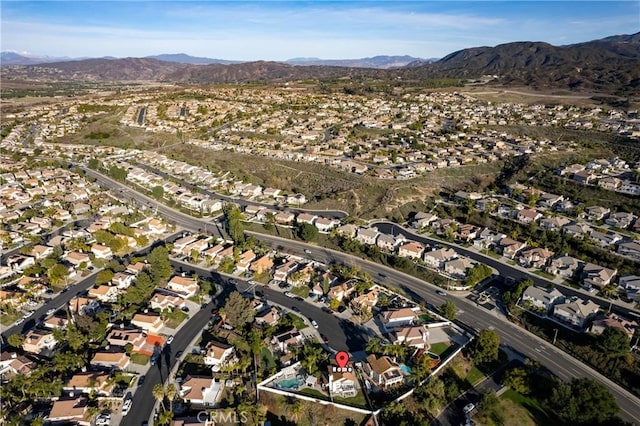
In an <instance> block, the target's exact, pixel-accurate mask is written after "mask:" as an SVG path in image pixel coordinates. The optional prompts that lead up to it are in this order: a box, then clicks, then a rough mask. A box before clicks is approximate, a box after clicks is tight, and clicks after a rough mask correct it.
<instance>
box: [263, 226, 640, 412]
mask: <svg viewBox="0 0 640 426" xmlns="http://www.w3.org/2000/svg"><path fill="white" fill-rule="evenodd" d="M250 234H251V235H252V236H254V237H255V238H257V239H259V240H261V241H263V242H264V243H266V244H268V245H270V246H271V247H273V248H279V247H282V248H283V249H285V248H286V250H285V251H289V252H291V253H295V254H298V255H300V256H307V257H311V258H312V259H314V260H317V261H319V262H328V263H331V262H333V261H340V262H343V263H347V264H351V265H356V266H358V267H359V268H360V269H361V270H363V271H366V272H368V273H369V274H371V276H372V277H374V279H376V280H377V281H381V282H383V283H384V284H386V285H388V286H391V287H397V288H400V289H402V290H404V292H405V293H406V294H407V295H408V296H410V297H412V298H413V299H414V300H416V301H418V302H424V303H427V304H431V305H435V306H439V305H441V304H442V303H443V302H444V300H445V299H452V300H453V301H454V303H455V304H456V306H457V307H458V320H459V323H460V324H461V325H462V326H464V327H466V328H470V327H471V328H472V329H473V330H476V331H479V330H484V329H490V330H493V331H495V332H496V333H498V334H499V335H500V338H501V343H502V344H503V345H505V346H509V347H510V348H511V349H513V350H515V351H517V352H519V353H521V354H523V355H524V356H527V357H530V358H532V359H536V360H538V361H540V363H541V364H542V365H544V366H545V367H547V368H548V369H549V370H550V371H552V372H553V373H554V374H555V375H556V376H558V377H559V378H560V379H562V380H565V381H569V380H571V379H572V378H577V377H589V378H593V379H596V380H598V381H600V382H601V383H603V384H604V385H605V386H606V387H607V388H609V390H610V391H611V392H612V393H613V395H614V396H615V398H616V400H617V402H618V405H619V406H620V410H621V411H620V415H621V416H622V418H623V419H625V420H627V421H631V422H635V423H636V424H640V410H639V409H638V407H640V399H638V398H637V397H635V396H634V395H632V394H631V393H630V392H628V391H627V390H625V389H623V388H622V387H621V386H619V385H617V384H616V383H614V382H612V381H611V380H609V379H607V378H606V377H604V376H602V375H601V374H599V373H598V372H596V371H595V370H593V369H592V368H590V367H589V366H587V365H585V364H583V363H582V362H580V361H578V360H576V359H575V358H573V357H571V356H570V355H568V354H567V353H565V352H563V351H562V350H560V349H558V348H557V347H555V346H553V345H551V344H550V343H548V342H546V341H545V340H543V339H541V338H539V337H537V336H535V335H534V334H532V333H529V332H527V331H526V330H524V329H522V328H520V327H518V326H516V325H514V324H512V323H510V322H508V321H507V320H506V319H505V318H504V317H502V316H498V314H494V313H490V312H488V311H486V310H485V309H483V308H481V307H478V306H476V304H475V303H474V302H472V301H470V300H467V299H466V298H464V297H454V296H444V297H443V296H439V295H437V294H436V293H435V291H436V289H438V288H437V287H436V286H434V285H431V284H428V283H426V282H424V281H422V280H419V279H417V278H415V277H412V276H409V275H406V274H403V273H401V272H398V271H396V270H394V269H392V268H388V267H386V266H384V265H380V264H377V263H373V262H369V261H367V260H364V259H361V258H358V257H355V256H350V255H347V254H343V253H340V252H337V251H333V250H330V249H325V248H319V247H314V246H310V245H308V244H305V243H301V242H297V241H290V240H285V239H283V238H278V237H273V236H269V235H262V234H258V233H253V232H251V233H250ZM305 249H306V250H310V252H311V254H305V252H304V250H305Z"/></svg>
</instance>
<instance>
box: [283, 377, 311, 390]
mask: <svg viewBox="0 0 640 426" xmlns="http://www.w3.org/2000/svg"><path fill="white" fill-rule="evenodd" d="M302 383H304V382H303V380H302V379H301V378H300V377H292V378H290V379H282V380H280V381H279V382H277V385H278V387H279V388H282V389H298V388H299V387H300V386H301V385H302Z"/></svg>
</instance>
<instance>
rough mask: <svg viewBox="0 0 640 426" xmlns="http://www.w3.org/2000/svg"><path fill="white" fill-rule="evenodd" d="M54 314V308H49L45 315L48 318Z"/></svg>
mask: <svg viewBox="0 0 640 426" xmlns="http://www.w3.org/2000/svg"><path fill="white" fill-rule="evenodd" d="M55 313H56V308H51V309H49V310H48V311H47V313H46V315H47V316H49V315H53V314H55Z"/></svg>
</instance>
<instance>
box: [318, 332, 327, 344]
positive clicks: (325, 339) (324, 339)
mask: <svg viewBox="0 0 640 426" xmlns="http://www.w3.org/2000/svg"><path fill="white" fill-rule="evenodd" d="M320 338H321V339H322V341H323V342H325V343H329V338H328V337H327V336H325V335H324V334H321V335H320Z"/></svg>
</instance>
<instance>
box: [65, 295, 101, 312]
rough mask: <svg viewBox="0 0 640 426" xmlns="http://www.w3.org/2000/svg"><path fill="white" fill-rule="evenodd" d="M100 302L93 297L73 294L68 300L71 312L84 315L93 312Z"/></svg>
mask: <svg viewBox="0 0 640 426" xmlns="http://www.w3.org/2000/svg"><path fill="white" fill-rule="evenodd" d="M99 307H100V303H99V302H98V301H97V300H96V299H93V298H88V297H83V296H75V297H72V298H71V300H69V311H70V312H71V313H73V314H79V315H86V314H91V313H93V312H95V310H96V309H98V308H99Z"/></svg>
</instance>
